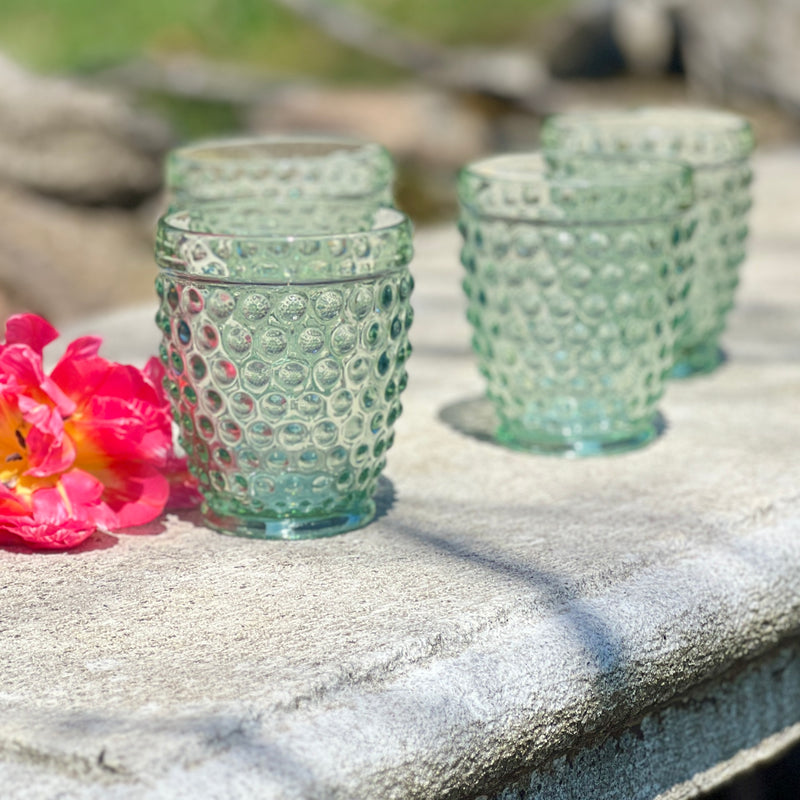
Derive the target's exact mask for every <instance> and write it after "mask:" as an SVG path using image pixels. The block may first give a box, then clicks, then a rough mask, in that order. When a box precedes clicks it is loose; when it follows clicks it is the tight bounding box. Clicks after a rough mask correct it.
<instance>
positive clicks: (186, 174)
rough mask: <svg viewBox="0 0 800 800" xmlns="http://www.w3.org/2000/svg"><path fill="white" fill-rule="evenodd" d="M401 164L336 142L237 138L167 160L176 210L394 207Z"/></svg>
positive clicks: (368, 147)
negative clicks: (310, 202)
mask: <svg viewBox="0 0 800 800" xmlns="http://www.w3.org/2000/svg"><path fill="white" fill-rule="evenodd" d="M393 181H394V163H393V161H392V157H391V156H390V154H389V152H388V151H387V150H386V148H384V147H382V146H381V145H379V144H377V143H375V142H367V141H362V140H360V139H353V138H346V137H336V136H311V135H290V134H287V135H283V136H280V135H274V136H261V137H256V138H230V139H220V140H215V141H207V142H199V143H194V144H190V145H187V146H185V147H179V148H177V149H175V150H173V151H172V152H170V153H169V155H168V156H167V161H166V189H167V196H168V200H169V205H170V208H172V209H180V208H186V207H187V206H189V205H190V204H192V203H195V202H202V201H217V200H233V199H237V198H246V197H253V198H254V197H260V198H264V199H268V200H271V201H283V200H286V199H289V200H292V199H297V198H319V199H323V200H324V199H327V200H345V201H355V200H358V201H361V202H363V203H365V204H366V205H369V206H371V207H378V206H382V205H386V206H391V205H392V204H393V199H392V186H393Z"/></svg>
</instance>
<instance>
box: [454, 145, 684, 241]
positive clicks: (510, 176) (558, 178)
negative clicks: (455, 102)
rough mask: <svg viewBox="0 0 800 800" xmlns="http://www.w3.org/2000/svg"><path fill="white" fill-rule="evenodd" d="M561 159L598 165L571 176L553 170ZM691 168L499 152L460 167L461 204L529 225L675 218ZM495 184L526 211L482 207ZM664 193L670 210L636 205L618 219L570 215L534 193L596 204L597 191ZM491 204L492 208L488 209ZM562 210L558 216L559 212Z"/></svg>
mask: <svg viewBox="0 0 800 800" xmlns="http://www.w3.org/2000/svg"><path fill="white" fill-rule="evenodd" d="M562 156H563V157H564V160H563V166H564V167H567V166H569V165H572V167H573V168H574V167H579V166H580V164H582V163H583V164H586V165H592V166H594V167H599V168H600V169H599V171H598V172H596V173H592V174H591V176H589V175H586V174H581V173H580V171H578V172H575V173H573V174H570V173H569V171H567V172H566V173H564V172H562V173H559V172H558V171H552V170H553V165H554V164H555V165H556V168H557V165H558V160H559V159H560V158H562ZM693 174H694V169H693V167H692V166H691V165H690V164H689V163H688V162H685V161H681V160H678V159H665V158H657V157H648V156H641V155H637V154H632V155H628V154H621V155H617V154H612V155H604V154H601V153H583V152H572V151H568V152H566V153H561V152H550V151H540V150H534V151H525V152H516V153H503V154H499V155H492V156H488V157H486V158H482V159H479V160H477V161H474V162H471V163H470V164H467V165H465V166H464V167H462V168H461V170H460V171H459V174H458V200H459V204H460V205H461V206H462V207H464V208H467V209H469V210H471V211H472V212H474V213H477V214H478V215H480V216H483V217H487V218H495V219H505V220H509V221H511V220H516V219H520V220H521V219H524V220H525V221H526V222H529V223H531V224H540V225H549V224H554V223H557V224H559V225H585V224H595V223H609V224H612V223H614V222H624V221H634V220H637V221H646V220H655V219H665V218H671V217H674V216H675V215H676V214H679V213H682V212H684V211H686V210H687V209H688V208H689V207H690V206H691V205H692V203H693V201H694V187H693ZM490 186H494V187H496V188H498V189H499V188H503V189H506V190H509V191H512V192H515V193H517V194H516V195H515V196H517V197H519V198H522V203H520V204H519V205H520V208H522V209H525V210H526V211H527V213H525V212H524V211H523V213H519V214H517V213H508V212H506V211H504V210H501V209H499V208H498V207H497V204H496V203H482V202H481V200H480V199H478V198H477V197H476V195H477V194H478V192H479V191H480V189H481V188H488V187H490ZM656 187H660V188H661V189H663V191H664V193H665V194H666V196H668V197H670V198H672V203H671V205H670V207H668V208H665V209H655V210H654V209H652V208H650V207H649V206H647V204H644V205H642V206H640V207H637V211H636V212H635V213H630V214H625V215H622V216H618V215H616V214H602V213H598V212H597V210H596V207H595V209H594V211H589V210H587V211H586V212H584V213H580V214H578V215H575V216H572V215H567V214H565V213H563V209H564V208H566V206H564V205H563V204H562V205H559V203H558V202H556V201H554V200H553V199H552V198H550V200H549V202H546V203H541V198H540V197H538V196H537V195H536V194H535V191H536V190H537V189H539V190H541V189H546V190H547V191H548V192H557V193H561V194H562V197H564V198H565V197H567V196H569V195H578V196H583V197H584V198H586V199H588V200H589V202H590V203H593V204H595V203H596V202H597V200H598V198H597V197H596V194H597V192H600V193H604V194H606V195H612V194H613V193H616V192H622V191H626V190H635V191H637V192H638V193H639V194H640V196H641V197H642V198H643V199H649V198H650V197H651V196H652V191H653V189H654V188H656ZM529 190H532V191H533V192H534V194H533V198H532V200H531V201H530V202H528V201H527V199H526V198H525V194H526V192H527V191H529ZM492 206H494V207H492ZM559 208H560V209H562V211H561V212H559V211H558V209H559Z"/></svg>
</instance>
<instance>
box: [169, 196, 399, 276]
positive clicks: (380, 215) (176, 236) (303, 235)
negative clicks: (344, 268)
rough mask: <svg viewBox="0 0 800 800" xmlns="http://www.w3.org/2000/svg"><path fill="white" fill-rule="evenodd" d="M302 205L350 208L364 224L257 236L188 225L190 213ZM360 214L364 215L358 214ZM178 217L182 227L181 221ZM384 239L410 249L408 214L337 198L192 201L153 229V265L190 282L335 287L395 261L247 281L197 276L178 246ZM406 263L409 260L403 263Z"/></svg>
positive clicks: (377, 271) (389, 269)
mask: <svg viewBox="0 0 800 800" xmlns="http://www.w3.org/2000/svg"><path fill="white" fill-rule="evenodd" d="M306 202H309V203H310V205H312V206H317V207H319V206H320V204H322V205H324V206H330V207H331V208H338V209H341V208H342V206H343V205H344V206H345V207H347V208H350V209H352V211H353V213H354V214H359V215H360V217H361V219H362V220H364V221H365V222H367V223H368V224H365V225H363V226H359V225H356V224H353V225H352V226H341V225H334V224H331V226H330V227H329V228H327V229H325V228H323V229H320V230H310V231H301V232H296V231H294V230H292V229H291V228H290V227H287V228H286V229H285V230H282V231H281V232H269V231H259V232H257V233H248V232H246V231H242V230H241V229H240V230H239V231H237V230H236V229H235V228H234V229H228V230H211V231H210V230H207V229H206V230H203V229H198V228H199V226H196V225H192V224H190V220H191V218H192V215H197V214H198V213H202V212H203V211H208V212H218V213H219V212H224V211H225V210H231V211H233V210H235V209H237V208H238V209H241V208H243V207H245V208H253V209H262V208H263V209H264V211H265V213H268V212H269V210H270V208H272V209H273V210H274V209H275V208H278V209H283V210H285V209H287V208H291V206H292V205H294V206H295V207H298V208H302V207H303V206H304V205H305V204H306ZM361 212H363V214H361ZM181 218H183V220H185V223H181V222H180V220H181ZM386 237H394V238H395V240H396V241H397V242H398V245H400V244H401V243H403V242H404V241H405V242H406V243H407V244H408V245H409V246H410V245H411V242H412V237H413V223H412V221H411V219H410V218H409V217H408V215H407V214H405V213H404V212H402V211H400V210H399V209H397V208H394V207H391V206H379V207H377V208H370V207H365V206H364V204H363V203H360V202H356V201H342V200H324V201H320V200H313V201H295V203H289V204H281V205H280V206H277V207H276V206H270V205H269V204H268V203H267V204H265V203H264V202H257V203H256V202H255V201H248V200H242V199H236V200H226V201H205V202H199V203H191V204H189V205H187V206H185V207H183V208H178V209H172V210H169V211H167V212H166V213H165V214H163V215H162V216H161V217H160V218H159V220H158V223H157V225H156V244H155V261H156V264H157V265H158V267H159V268H161V269H164V270H167V271H172V272H179V273H182V274H184V275H187V276H189V277H191V278H192V279H193V280H208V281H214V282H219V283H246V284H251V285H255V284H259V285H274V286H278V285H281V286H282V285H286V283H287V282H292V283H295V284H297V285H305V284H317V283H339V282H345V281H351V280H365V279H369V278H374V277H377V276H379V275H383V274H386V273H388V272H392V271H394V269H396V268H398V267H399V262H398V263H397V264H395V265H394V266H392V265H391V264H390V263H389V262H388V261H386V262H385V263H383V264H382V265H381V267H380V268H377V265H376V268H375V269H373V270H366V271H364V272H359V273H357V274H353V275H341V276H339V275H333V276H329V275H326V276H320V277H319V278H314V277H312V278H296V279H293V280H291V281H287V279H286V278H285V277H281V278H280V279H277V278H272V277H248V278H246V279H240V278H238V277H234V276H231V275H225V274H223V275H218V274H214V275H206V274H203V273H202V272H196V271H194V268H193V264H192V261H191V259H190V258H187V257H186V256H185V255H181V253H180V252H179V251H180V248H181V246H182V244H183V243H184V242H185V241H186V239H189V240H191V242H192V244H193V246H196V245H197V244H202V243H204V242H205V243H207V244H209V245H210V244H212V243H216V242H224V241H229V242H230V243H231V246H236V245H237V244H238V245H242V246H245V245H251V246H252V245H258V246H262V247H280V246H285V245H290V246H293V245H298V246H301V247H302V245H303V244H304V243H305V244H311V243H331V242H337V243H339V244H342V243H343V244H344V245H345V246H349V245H350V244H352V243H355V242H363V240H364V239H365V238H366V239H367V240H369V239H371V238H372V239H376V238H379V239H382V240H386ZM409 261H410V253H409V257H408V258H407V259H406V262H405V263H408V262H409Z"/></svg>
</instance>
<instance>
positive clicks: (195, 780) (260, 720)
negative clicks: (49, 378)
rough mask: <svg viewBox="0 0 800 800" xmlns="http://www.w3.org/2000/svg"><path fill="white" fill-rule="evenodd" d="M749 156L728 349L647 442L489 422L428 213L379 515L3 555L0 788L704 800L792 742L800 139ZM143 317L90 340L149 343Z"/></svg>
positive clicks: (138, 349) (156, 794) (799, 564)
mask: <svg viewBox="0 0 800 800" xmlns="http://www.w3.org/2000/svg"><path fill="white" fill-rule="evenodd" d="M757 168H758V172H759V176H760V180H759V183H758V185H757V192H758V203H759V204H758V206H757V211H756V216H755V219H754V237H753V247H752V255H751V258H750V260H749V263H748V265H747V268H746V272H745V277H744V282H743V286H742V291H741V294H740V299H739V306H738V308H737V310H736V312H735V313H734V314H733V316H732V319H731V326H730V331H729V333H728V335H727V336H726V339H725V343H726V346H727V348H728V352H729V361H728V363H727V364H726V365H725V366H724V367H723V368H722V369H720V370H719V371H718V372H717V373H715V374H714V375H712V376H709V377H707V378H704V379H698V380H692V381H685V382H680V383H674V384H672V385H671V386H670V387H669V390H668V393H667V396H666V397H665V399H664V402H663V407H662V410H663V412H664V415H665V418H666V420H667V423H668V429H667V431H666V433H665V435H664V436H663V437H661V438H660V439H659V440H658V441H656V442H655V443H654V444H653V445H652V446H650V447H648V448H646V449H644V450H641V451H639V452H636V453H632V454H629V455H626V456H621V457H615V458H609V459H605V460H589V461H577V462H575V461H560V460H552V459H548V458H537V457H530V456H527V455H525V454H522V453H513V452H509V451H505V450H503V449H501V448H499V447H496V446H495V445H493V444H492V443H491V442H489V441H487V440H486V439H487V433H488V431H489V430H490V426H491V414H490V412H489V411H488V409H487V408H486V405H485V403H484V402H483V401H482V400H481V399H480V398H481V392H482V386H481V382H480V380H479V378H478V376H477V374H476V373H475V369H474V366H473V362H472V359H471V357H470V353H469V346H468V341H469V333H468V330H467V327H466V323H465V322H463V320H462V316H463V314H462V309H463V303H462V300H461V297H460V294H459V286H458V284H459V278H460V275H459V267H458V263H457V239H456V235H455V233H454V232H453V231H452V230H450V229H447V230H444V229H443V230H436V231H423V232H421V233H420V234H419V236H418V257H417V259H416V262H415V274H416V277H417V285H418V291H417V294H416V297H415V308H416V312H417V322H416V323H415V329H414V330H413V331H412V333H413V334H414V336H413V341H414V345H415V352H414V355H413V357H412V359H411V363H410V372H411V383H410V386H409V389H408V392H407V395H405V396H404V405H405V412H404V414H403V416H402V417H401V419H400V420H399V422H398V424H397V443H396V445H395V447H394V449H393V450H392V451H391V453H390V455H389V467H388V470H387V473H386V478H385V479H384V480H383V481H382V484H381V489H380V492H381V495H380V498H379V500H380V507H381V513H380V516H379V518H378V519H377V521H376V522H374V523H373V524H372V525H370V526H369V527H367V528H365V529H363V530H360V531H356V532H353V533H350V534H347V535H345V536H341V537H337V538H333V539H329V540H320V541H306V542H295V543H275V542H257V541H247V540H241V539H235V538H229V537H223V536H219V535H217V534H214V533H213V532H211V531H209V530H207V529H205V528H203V527H202V526H201V525H200V524H198V521H197V518H196V517H195V516H193V515H192V514H189V515H183V516H180V517H178V516H169V517H167V518H165V519H164V520H162V521H161V522H159V523H156V524H153V525H151V526H149V527H146V528H144V529H138V530H132V531H130V532H125V533H120V534H117V535H113V536H111V535H96V536H94V537H93V538H92V539H91V540H89V542H87V543H86V544H85V545H84V546H82V547H81V548H79V549H78V550H76V551H73V552H71V553H62V554H30V553H27V552H22V551H15V550H4V551H0V609H2V611H0V663H2V665H3V677H4V681H3V685H2V687H0V786H2V791H0V796H2V797H4V798H6V797H8V798H13V800H44V799H45V798H48V799H49V798H53V797H59V798H60V799H61V800H73V799H74V800H99V799H100V798H102V800H128V798H143V797H145V798H170V799H172V798H174V799H175V800H180V798H192V799H193V800H197V798H209V799H211V798H225V800H239V799H242V800H244V799H249V798H259V800H269V799H270V798H281V800H284V799H285V800H293V799H294V798H308V799H309V800H317V798H319V799H320V800H321V799H322V798H325V799H326V800H329V799H333V800H338V799H340V798H341V799H342V800H343V799H344V798H347V799H348V800H358V799H359V798H364V799H365V800H366V798H369V799H370V800H373V799H375V798H381V800H392V798H425V799H426V800H432V799H433V798H438V799H443V798H454V799H455V798H470V797H476V796H478V795H481V794H483V795H487V794H492V793H497V792H500V791H501V790H504V788H503V787H506V789H507V791H509V792H511V791H523V790H525V791H528V790H529V789H530V787H531V786H535V785H536V784H535V782H534V783H531V781H533V780H534V779H533V778H532V777H531V776H532V775H533V776H539V775H548V774H550V775H556V776H558V775H559V774H561V775H563V774H564V770H565V769H567V767H565V766H564V765H565V764H566V765H569V764H573V765H574V764H580V765H582V766H581V769H582V770H584V772H585V774H587V775H592V776H593V778H592V779H593V780H594V781H595V782H596V786H595V788H596V789H597V791H596V793H595V794H592V795H591V796H592V797H598V798H600V797H606V796H608V797H609V798H610V797H622V796H623V795H621V794H614V793H613V792H611V793H607V794H605V795H604V794H602V793H601V792H600V790H599V788H597V787H599V786H600V784H601V783H602V782H603V781H605V782H606V783H605V784H604V786H607V787H612V788H613V787H614V786H615V785H616V784H617V783H618V785H619V786H620V787H622V786H623V785H628V784H625V783H624V782H619V778H618V775H617V773H616V768H615V767H614V765H615V764H617V765H618V766H619V767H620V769H627V772H626V773H625V774H626V775H631V776H636V775H641V776H643V777H642V778H641V781H640V784H639V785H638V788H636V790H635V792H633V790H631V792H629V793H628V794H625V795H624V796H625V798H626V800H628V798H632V797H636V798H641V799H642V800H651V798H655V797H657V796H658V797H661V795H663V800H678V798H680V800H683V798H688V797H691V796H693V795H694V794H696V793H697V791H699V788H698V787H701V786H707V785H711V784H713V783H714V782H715V781H718V780H721V779H722V777H726V776H728V775H730V774H731V771H734V772H735V771H736V770H737V769H741V768H743V767H745V766H747V765H748V764H749V763H751V762H752V759H750V760H748V759H747V758H745V757H739V759H738V760H737V752H738V751H740V750H741V751H742V752H751V753H755V755H754V756H753V758H758V757H763V756H764V755H765V754H769V753H770V752H774V751H775V750H776V749H777V748H778V747H781V746H784V745H785V743H786V741H787V740H788V739H789V738H791V737H792V735H793V734H792V731H793V730H795V729H793V728H792V727H791V726H792V725H794V724H795V723H797V722H798V720H800V709H798V708H797V707H796V705H794V706H792V705H791V704H790V705H788V706H787V710H786V713H785V714H783V715H779V714H772V715H770V714H765V715H764V717H763V718H758V719H757V718H756V716H757V715H755V716H754V714H755V712H754V707H753V705H752V703H751V702H750V701H749V700H748V699H747V698H748V697H749V696H751V695H752V693H751V695H748V692H749V691H750V690H749V689H748V688H747V687H753V686H761V687H765V689H764V690H765V691H766V690H767V689H769V687H772V689H773V690H774V692H773V693H774V696H775V698H778V697H779V696H780V691H781V688H780V687H781V686H786V687H791V685H792V684H790V683H786V681H789V680H790V678H791V676H792V675H795V672H796V670H795V672H791V671H788V672H787V673H786V676H787V677H786V678H785V680H784V683H781V682H780V681H777V682H776V683H774V684H773V683H771V681H770V679H769V675H767V673H764V672H763V670H765V669H766V670H768V669H771V666H770V665H773V664H775V663H778V662H777V661H775V659H780V658H784V656H783V655H781V654H782V653H785V652H788V651H787V650H786V648H789V647H791V646H792V645H791V644H790V643H791V641H792V639H793V637H795V636H797V635H798V633H800V459H798V456H797V453H798V449H799V446H800V426H799V425H798V410H800V313H798V310H800V271H798V270H797V268H796V263H795V262H796V256H795V254H796V252H797V247H798V244H800V235H798V232H797V227H796V224H795V221H794V217H795V214H796V209H795V208H792V206H791V202H787V198H792V197H793V196H794V195H792V194H791V192H792V191H794V189H793V187H794V186H796V183H797V179H798V176H800V154H796V153H788V154H786V153H784V154H780V155H775V156H762V157H761V159H760V160H759V161H758V163H757ZM792 202H794V201H792ZM152 313H153V309H151V308H147V309H142V310H132V311H131V312H130V313H128V314H127V315H121V316H117V317H113V318H107V319H102V320H96V321H92V322H90V323H87V325H85V326H84V327H83V328H82V331H85V330H86V329H87V328H90V329H94V330H96V331H99V332H101V333H104V334H105V335H106V338H107V344H108V347H107V349H106V353H107V354H108V355H109V356H111V357H116V358H123V359H125V360H135V361H140V362H141V361H143V360H144V359H145V358H146V356H147V355H148V354H149V351H150V349H151V348H152V347H153V346H154V342H155V332H154V326H153V327H151V326H152V322H151V318H152ZM748 665H752V666H748ZM759 665H761V666H759ZM763 665H767V666H763ZM748 670H751V671H750V672H748ZM759 670H762V671H761V672H760V671H759ZM754 676H755V677H754ZM759 676H760V677H759ZM765 676H766V677H765ZM776 680H777V679H776ZM737 681H738V682H737ZM759 681H760V683H759ZM795 685H796V684H795ZM726 687H729V688H726ZM736 687H741V690H740V689H739V688H736ZM698 692H700V694H698ZM703 692H705V694H703ZM703 697H705V698H712V700H709V701H708V702H701V700H702V698H703ZM692 698H694V700H692ZM698 698H700V700H698ZM690 701H691V702H690ZM766 708H767V707H766V706H765V709H766ZM692 714H695V716H692ZM698 715H699V716H698ZM715 720H716V721H717V723H718V724H717V723H715ZM637 725H638V726H639V727H638V728H637V727H636V726H637ZM731 726H734V727H736V728H737V729H739V730H741V731H746V732H747V735H746V736H742V737H740V738H739V739H735V738H734V739H731V738H730V737H729V736H728V733H726V731H728V730H729V729H730V727H731ZM787 731H788V733H787ZM640 734H644V739H643V740H640V739H639V738H638V736H639V735H640ZM610 736H611V737H615V738H612V739H609V737H610ZM725 737H728V738H725ZM761 740H766V744H764V745H763V748H764V749H762V750H760V751H759V750H758V748H759V747H762V745H761V744H759V742H760V741H761ZM641 741H643V742H644V743H646V746H644V745H643V746H638V745H637V744H636V743H637V742H641ZM611 742H621V743H622V744H621V745H620V746H621V747H622V748H623V750H624V751H625V752H627V753H628V754H629V755H628V756H626V757H624V758H622V759H621V760H615V759H613V758H610V757H609V755H608V754H609V752H610V751H609V749H608V748H613V747H616V745H612V744H610V743H611ZM629 745H630V746H629ZM637 747H638V749H637ZM626 748H627V749H626ZM754 748H755V749H754ZM698 749H705V750H704V752H705V753H706V754H707V756H708V758H706V759H705V760H704V759H703V758H694V757H692V758H689V757H687V754H693V753H695V751H697V750H698ZM615 752H616V751H615ZM626 758H627V761H626ZM661 762H663V765H661V766H659V767H658V770H660V771H658V770H656V766H657V765H659V764H661ZM714 762H720V763H721V762H725V763H726V764H729V765H730V764H732V765H733V766H728V767H726V769H727V772H726V771H725V770H722V771H721V772H720V771H719V770H718V771H717V774H718V776H719V775H721V776H722V777H717V778H715V777H714V774H715V773H714V771H713V770H714ZM626 763H627V764H628V767H624V764H626ZM662 766H663V769H662V768H661V767H662ZM559 770H560V771H561V772H559ZM592 770H594V772H592ZM654 770H656V771H654ZM620 774H622V773H620ZM654 775H657V776H661V777H659V778H658V780H656V779H655V778H653V777H652V776H654ZM703 775H705V776H706V778H703V777H702V776H703ZM648 776H650V777H648ZM698 776H699V777H698ZM709 776H710V777H709ZM520 781H522V782H523V783H520ZM525 781H528V783H527V784H525V783H524V782H525ZM704 781H705V783H704ZM669 783H672V786H669V785H668V784H669ZM631 785H633V784H631ZM570 786H571V789H570V790H569V791H565V792H562V794H554V795H553V797H558V798H570V800H573V799H575V800H577V799H578V798H580V800H583V799H584V798H586V797H588V796H589V795H587V794H586V790H585V786H583V788H581V784H579V783H573V784H570ZM526 787H527V788H526ZM676 787H678V788H676ZM680 787H683V788H680ZM687 787H688V788H687ZM604 791H605V789H604ZM626 791H627V790H626ZM670 791H673V794H665V792H670ZM570 792H572V793H570ZM674 792H678V793H677V794H676V793H674ZM681 792H682V793H681ZM509 796H516V795H509ZM519 796H526V797H530V798H537V800H538V798H539V797H543V796H547V797H548V798H549V797H550V796H549V795H541V794H529V795H519Z"/></svg>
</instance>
